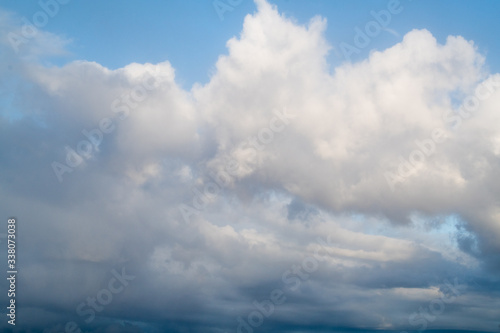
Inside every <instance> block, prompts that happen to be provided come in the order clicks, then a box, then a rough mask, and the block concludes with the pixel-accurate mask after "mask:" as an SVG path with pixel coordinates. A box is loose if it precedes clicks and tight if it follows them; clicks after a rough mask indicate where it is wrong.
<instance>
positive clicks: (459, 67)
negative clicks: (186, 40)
mask: <svg viewBox="0 0 500 333" xmlns="http://www.w3.org/2000/svg"><path fill="white" fill-rule="evenodd" d="M256 5H257V11H256V12H255V13H254V14H251V15H247V17H246V18H245V21H244V24H243V28H242V31H241V34H240V35H239V36H237V37H234V38H232V39H230V40H229V41H228V43H227V48H228V53H227V55H222V56H220V58H219V59H218V61H217V63H216V71H215V73H214V74H213V76H212V77H211V78H210V80H209V82H208V83H207V84H205V85H201V84H196V85H194V86H193V88H192V89H191V90H189V91H186V90H183V89H182V88H181V87H180V86H179V85H178V84H177V83H176V80H175V69H174V68H173V67H172V66H171V64H170V63H169V62H168V61H165V62H163V63H159V64H136V63H134V64H130V65H128V66H126V67H124V68H120V69H117V70H110V69H107V68H105V67H103V66H101V65H99V64H97V63H92V62H87V61H76V62H72V63H69V64H67V65H65V66H62V67H50V66H45V65H43V61H41V60H40V57H41V56H42V55H43V56H47V55H52V54H53V52H52V53H51V52H49V51H47V52H41V51H36V50H27V51H25V52H27V54H28V55H29V54H32V55H36V56H37V58H29V57H25V58H23V57H18V56H15V55H14V53H13V52H14V51H13V50H12V48H11V47H10V45H9V44H8V43H7V42H5V41H6V40H5V38H6V37H5V35H6V34H7V33H8V32H9V31H12V29H16V27H15V25H13V24H12V23H10V24H11V25H4V26H3V27H2V30H1V32H2V38H3V39H2V41H3V42H2V44H1V45H2V46H1V47H2V51H3V52H2V57H3V59H2V60H4V61H7V62H10V63H11V64H12V67H11V68H10V69H9V70H5V69H2V70H3V71H4V72H3V73H2V74H5V75H3V76H2V77H1V79H0V82H1V89H2V90H3V92H4V93H3V95H5V96H9V100H8V101H5V102H2V103H1V105H0V106H1V108H2V116H1V118H0V127H1V131H0V136H1V137H2V140H1V142H2V144H1V145H0V154H1V155H2V160H3V161H5V162H4V163H2V164H1V166H0V172H1V173H2V175H3V176H4V177H2V180H1V186H0V193H1V194H2V197H3V198H4V199H3V200H2V203H1V206H2V210H3V211H5V212H12V214H16V217H17V218H18V220H19V238H20V244H22V245H20V246H22V254H21V253H20V254H19V256H20V262H22V271H23V274H20V281H19V289H20V290H23V293H22V294H20V296H19V303H20V304H22V308H21V309H20V310H19V311H20V313H21V312H22V311H25V313H26V314H31V315H30V316H29V317H28V316H24V317H23V324H24V325H26V327H28V328H30V329H33V330H35V329H39V330H40V331H42V329H40V327H42V326H43V328H46V329H48V330H49V331H57V330H60V329H61V328H62V327H63V326H62V325H64V324H65V323H66V322H68V321H75V322H76V323H77V324H78V325H79V327H81V328H82V330H87V331H91V330H95V331H96V332H100V331H102V332H114V331H120V332H125V331H130V332H135V331H145V332H155V331H162V330H163V331H165V330H170V331H179V332H181V331H186V330H189V331H193V332H195V331H200V332H201V331H203V332H222V331H227V330H232V331H234V330H236V328H237V325H238V321H237V318H238V317H242V318H244V320H248V318H247V315H248V314H249V313H251V311H253V310H255V306H254V305H253V302H254V300H258V301H259V302H261V301H264V300H267V299H269V297H270V296H269V295H270V293H271V292H272V291H273V290H276V289H280V290H283V291H284V293H285V295H286V302H284V303H283V304H281V305H279V306H276V311H275V313H274V314H273V315H272V316H270V317H269V318H266V320H265V322H264V324H263V325H262V327H261V329H262V330H264V331H265V330H266V329H267V330H270V331H271V330H280V331H287V330H288V331H292V330H293V329H295V330H297V329H300V330H302V331H306V330H312V329H314V328H318V329H323V330H327V329H332V328H340V327H344V328H345V327H351V328H363V329H415V325H413V324H412V323H411V322H409V320H408V318H409V317H410V316H411V315H412V314H413V313H416V312H418V309H419V307H421V306H427V305H428V304H429V302H431V301H433V300H439V299H446V296H447V295H448V294H449V290H450V289H449V287H446V286H447V283H452V284H453V283H456V281H457V280H455V279H458V281H459V283H460V284H463V285H466V286H467V289H466V291H464V290H461V291H460V293H457V294H456V296H457V297H456V300H455V299H454V301H453V303H451V302H449V303H446V307H445V309H444V310H443V311H444V312H443V314H442V315H441V317H440V320H439V321H435V322H433V323H432V325H433V328H436V329H439V328H454V329H458V328H461V329H462V328H464V327H465V328H468V329H476V330H490V331H491V330H494V329H496V327H497V322H496V320H498V311H496V310H494V304H495V299H496V297H498V292H499V290H498V283H497V282H498V278H497V276H498V272H499V267H500V266H499V259H498V256H497V255H496V254H498V251H499V250H500V247H499V244H498V241H497V239H498V237H499V236H500V227H499V226H500V224H499V223H498V222H499V218H500V215H499V214H500V213H499V209H500V207H499V203H498V199H497V198H498V197H499V195H500V193H499V190H500V187H499V186H500V183H499V181H498V179H500V178H499V177H497V176H498V170H499V168H498V161H499V157H500V132H499V130H498V126H497V124H498V120H499V114H498V105H500V89H499V88H500V74H495V73H489V72H488V71H487V69H486V68H485V66H484V63H485V59H484V57H483V55H481V54H480V53H478V51H477V49H476V47H475V46H474V43H473V42H472V41H467V40H465V39H464V38H462V37H460V36H449V37H448V38H447V40H446V42H445V43H444V44H440V43H438V42H437V41H436V38H435V37H434V36H433V35H432V32H430V31H427V30H413V31H410V32H408V33H407V34H406V35H405V36H404V37H403V38H402V40H401V42H399V43H397V44H395V45H394V46H392V47H390V48H388V49H386V50H382V51H376V52H372V53H371V54H370V56H369V57H368V58H367V59H365V60H364V61H362V62H358V63H350V62H346V63H344V64H342V65H340V66H338V67H336V68H335V69H333V71H331V70H330V67H329V64H328V63H327V61H326V56H327V55H328V52H329V51H330V50H331V47H330V45H329V44H328V42H327V40H326V39H325V37H324V31H325V29H326V27H327V22H326V20H325V19H323V18H321V17H314V18H312V19H311V20H310V22H309V23H308V24H307V25H305V26H302V25H299V24H297V23H296V22H295V21H293V20H292V19H291V18H288V17H286V16H284V15H283V14H280V12H279V11H278V9H277V8H276V7H275V6H272V5H271V4H269V3H268V2H266V1H264V0H257V1H256ZM2 15H6V14H2ZM17 29H18V28H17ZM47 36H49V35H47ZM52 37H53V38H55V39H54V40H56V39H57V38H58V37H54V36H52ZM52 37H51V38H52ZM55 44H57V43H47V42H40V44H39V45H41V47H42V46H43V47H48V49H49V50H50V49H53V45H55ZM47 45H48V46H47ZM14 81H15V82H16V85H15V86H12V85H11V83H12V82H14ZM8 87H10V88H8ZM474 98H475V99H474ZM476 101H477V103H476ZM471 103H472V104H471ZM474 103H475V104H474ZM436 131H438V133H439V136H438V135H435V132H436ZM436 138H438V139H439V140H436ZM415 151H420V152H421V153H420V154H419V153H414V152H415ZM418 158H420V159H418ZM54 163H56V164H54ZM221 177H222V178H221ZM183 209H184V210H183ZM186 209H187V211H186ZM186 212H187V213H186ZM319 247H320V248H321V254H322V258H323V259H322V260H321V261H320V260H318V259H314V260H316V264H317V267H315V268H314V269H312V270H311V272H309V273H307V274H305V273H304V272H303V274H304V275H303V276H301V275H298V274H297V273H296V272H295V271H294V270H295V268H293V267H304V265H306V264H304V263H307V260H306V258H316V257H314V256H315V253H316V255H317V252H315V251H317V250H318V248H319ZM309 260H312V259H309ZM20 265H21V264H20ZM297 265H298V266H297ZM301 265H302V266H301ZM124 267H125V269H126V271H127V272H129V274H132V275H133V276H134V277H135V279H134V280H133V281H130V283H129V285H127V286H126V288H124V290H123V292H120V293H117V294H115V295H113V301H112V302H110V303H109V304H107V305H106V306H105V307H104V309H103V310H102V311H97V312H98V313H96V319H94V320H91V322H90V323H89V322H88V321H85V319H87V318H88V317H87V315H84V316H81V315H79V313H78V312H77V311H76V309H77V307H78V305H79V304H81V303H82V302H86V299H87V297H93V296H94V297H95V296H96V295H98V292H99V291H100V290H103V288H107V286H108V281H109V280H110V279H111V278H112V277H113V273H112V271H113V270H116V271H121V269H122V268H124ZM287 272H290V273H287ZM294 272H295V273H294ZM306 275H307V277H305V276H306ZM293 278H294V279H293ZM292 281H294V282H292ZM297 281H298V282H297ZM453 281H455V282H453ZM3 283H4V284H5V282H3ZM292 287H294V288H292ZM295 287H296V288H295ZM446 288H448V289H446ZM486 309H488V311H485V310H486ZM483 310H484V311H483ZM413 318H414V320H417V322H418V318H420V317H418V316H417V317H413ZM458 319H460V320H458ZM414 323H415V321H414ZM429 325H430V324H429ZM103 327H107V328H106V329H104V328H103Z"/></svg>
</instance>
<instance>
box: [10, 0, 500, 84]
mask: <svg viewBox="0 0 500 333" xmlns="http://www.w3.org/2000/svg"><path fill="white" fill-rule="evenodd" d="M271 2H272V3H274V4H276V5H278V6H279V8H280V11H281V12H282V13H284V14H285V15H287V16H289V17H293V18H295V19H297V21H298V22H299V23H301V24H305V23H307V22H308V21H309V20H310V18H311V17H313V16H315V15H321V16H322V17H325V18H326V19H327V20H328V28H327V30H326V33H325V35H326V38H327V40H328V42H329V43H330V44H331V45H332V46H333V47H335V48H337V49H338V48H339V45H340V43H342V42H346V43H350V44H352V40H353V37H354V35H355V32H354V27H356V26H359V27H360V28H364V26H365V24H366V23H367V22H369V21H371V20H373V18H372V17H371V16H370V11H372V10H374V11H376V12H378V11H379V10H382V9H386V8H387V3H388V1H385V0H375V1H362V0H337V1H328V0H316V1H305V0H297V1H292V0H278V1H271ZM1 6H2V7H3V8H4V9H7V10H10V11H12V12H14V13H16V14H17V15H18V16H19V18H20V17H26V18H28V19H30V18H32V16H33V15H34V14H35V13H36V12H37V11H39V10H40V6H39V5H38V3H37V2H35V1H22V2H19V1H16V2H15V1H3V2H2V3H1ZM401 6H402V7H403V8H404V10H403V11H402V12H401V13H400V14H398V15H394V16H393V18H392V19H391V22H390V25H389V27H388V28H390V29H392V30H393V31H394V32H396V33H397V34H398V35H399V36H395V35H393V34H390V33H389V32H387V31H385V32H382V33H381V34H380V35H378V36H377V37H375V38H373V39H372V41H371V43H370V45H369V46H368V47H366V48H364V49H363V50H362V52H361V53H360V54H359V55H355V56H353V58H352V60H353V61H360V60H362V59H364V58H366V56H367V55H368V53H369V52H370V50H371V49H377V50H383V49H385V48H387V47H389V46H391V45H393V44H394V43H397V42H399V41H401V39H402V36H404V35H405V34H406V33H407V32H409V31H410V30H412V29H422V28H425V29H428V30H429V31H431V32H432V33H433V35H434V36H435V37H436V38H437V39H438V41H439V42H441V43H443V42H444V41H445V40H446V37H447V36H448V35H460V36H463V37H464V38H465V39H467V40H473V41H474V42H475V44H476V45H477V46H478V48H479V51H480V52H481V53H483V54H485V55H487V64H488V65H489V66H490V67H491V69H492V70H493V71H498V70H500V56H499V54H500V48H499V45H498V43H497V42H496V38H495V33H494V32H496V31H500V22H499V20H498V13H499V12H500V3H498V1H493V0H490V1H482V2H481V5H477V4H476V3H474V2H472V1H452V0H444V1H437V2H436V1H432V0H414V1H410V0H402V1H401ZM255 10H256V7H255V4H254V3H253V2H252V1H250V0H242V1H240V4H238V5H236V6H234V9H233V10H232V11H226V12H224V13H223V18H224V20H223V21H221V20H220V18H219V16H218V14H217V12H216V10H215V7H214V5H213V3H212V2H210V1H196V0H186V1H178V0H174V1H160V0H157V1H148V2H146V3H143V2H139V1H119V0H110V1H102V2H92V3H91V4H88V3H86V2H83V1H71V2H70V3H69V4H68V5H63V6H61V13H63V15H56V16H55V17H54V18H51V19H50V21H49V23H48V24H47V25H46V26H45V27H44V29H45V30H47V31H50V32H53V33H55V34H58V35H61V36H64V37H66V38H68V39H70V40H71V44H70V45H69V46H68V50H69V51H70V52H71V55H69V56H68V57H64V58H61V59H53V60H52V61H53V63H55V64H58V65H60V64H63V63H66V62H69V61H72V60H87V61H95V62H98V63H100V64H102V65H103V66H106V67H108V68H111V69H116V68H120V67H123V66H125V65H127V64H129V63H132V62H138V63H144V62H151V63H157V62H161V61H164V60H168V61H170V62H171V63H172V65H173V66H174V68H175V69H176V73H177V77H178V80H179V81H180V82H181V83H182V84H183V86H184V87H185V88H190V86H191V85H192V84H193V83H194V82H201V83H206V82H207V81H208V78H209V76H210V73H212V71H213V66H214V65H215V62H216V61H217V58H218V57H219V55H221V54H226V53H227V49H226V42H227V40H229V39H230V38H231V37H233V36H238V35H239V33H240V32H241V25H242V22H243V19H244V17H245V16H246V15H247V14H251V13H253V12H255ZM343 60H344V59H343V57H342V56H341V55H340V54H338V53H336V52H335V51H334V50H332V52H331V55H330V57H329V61H330V64H331V65H332V66H336V65H338V64H339V63H340V62H342V61H343Z"/></svg>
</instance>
